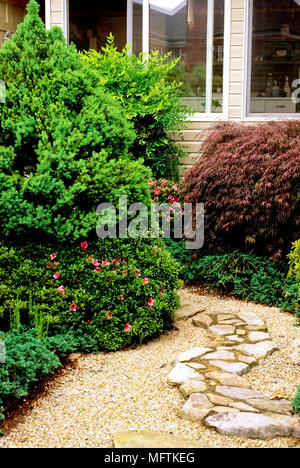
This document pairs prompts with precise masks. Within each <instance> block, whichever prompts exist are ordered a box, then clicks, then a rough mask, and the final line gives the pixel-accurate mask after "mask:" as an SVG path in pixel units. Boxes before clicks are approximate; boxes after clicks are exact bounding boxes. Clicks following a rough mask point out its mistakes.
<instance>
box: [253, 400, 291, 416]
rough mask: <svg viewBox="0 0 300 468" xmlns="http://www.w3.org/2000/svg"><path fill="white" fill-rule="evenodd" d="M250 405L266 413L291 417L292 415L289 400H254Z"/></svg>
mask: <svg viewBox="0 0 300 468" xmlns="http://www.w3.org/2000/svg"><path fill="white" fill-rule="evenodd" d="M248 403H249V404H250V405H253V406H255V408H257V409H259V410H260V411H264V412H271V413H279V414H286V415H290V414H291V413H292V407H291V404H290V402H289V401H288V400H284V399H281V400H271V399H269V398H267V399H266V400H261V399H259V400H257V399H256V400H252V399H249V400H248Z"/></svg>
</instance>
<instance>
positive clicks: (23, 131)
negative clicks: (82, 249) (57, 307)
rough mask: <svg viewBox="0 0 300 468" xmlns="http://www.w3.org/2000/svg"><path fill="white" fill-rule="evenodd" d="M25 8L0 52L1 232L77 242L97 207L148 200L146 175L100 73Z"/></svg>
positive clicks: (130, 132)
mask: <svg viewBox="0 0 300 468" xmlns="http://www.w3.org/2000/svg"><path fill="white" fill-rule="evenodd" d="M28 11H29V13H28V15H27V16H26V18H25V21H24V23H23V24H21V25H19V27H18V32H17V34H14V36H13V38H12V40H10V41H7V42H6V43H5V44H4V46H3V48H2V50H1V51H0V76H1V79H3V80H4V81H5V82H6V87H7V95H6V103H5V104H1V106H0V193H1V195H0V229H1V235H2V236H6V237H7V236H10V237H12V236H22V240H23V238H24V235H26V237H28V236H30V235H36V236H45V235H46V236H48V237H49V236H51V237H55V238H57V239H59V240H60V241H62V240H63V241H66V240H67V239H77V238H79V237H80V236H87V235H88V234H89V233H90V232H91V231H92V230H93V229H95V226H96V223H97V216H96V214H95V211H96V207H97V205H98V204H99V203H101V202H103V201H108V202H112V203H116V200H117V197H118V195H121V194H128V195H129V198H130V200H133V201H135V202H145V203H146V204H147V203H149V196H148V192H147V182H146V181H145V180H146V179H148V178H149V177H150V171H148V170H146V169H145V168H144V166H143V165H142V164H141V162H140V161H129V160H128V149H129V147H131V146H132V143H133V140H134V131H133V130H132V128H131V125H130V124H129V123H128V120H127V119H126V116H125V113H124V112H123V110H122V108H121V106H120V105H119V104H118V103H117V102H116V101H115V100H114V99H113V98H112V97H111V96H109V95H108V93H105V91H104V90H103V89H102V88H101V86H100V84H99V77H98V76H97V75H96V74H95V73H94V72H93V71H92V70H91V69H90V68H89V67H88V66H87V64H85V63H84V61H83V60H81V59H80V57H79V54H78V53H77V52H76V50H75V48H74V47H72V46H70V47H67V46H66V44H65V40H64V38H63V36H62V32H61V30H60V29H59V28H53V29H52V30H51V31H46V30H45V27H44V24H43V22H42V20H41V19H40V18H39V16H38V5H37V3H36V2H35V1H34V0H31V1H30V3H29V6H28Z"/></svg>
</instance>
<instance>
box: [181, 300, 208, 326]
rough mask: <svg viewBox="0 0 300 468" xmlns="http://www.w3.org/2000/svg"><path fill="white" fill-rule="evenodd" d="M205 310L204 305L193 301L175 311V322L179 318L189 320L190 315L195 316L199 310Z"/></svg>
mask: <svg viewBox="0 0 300 468" xmlns="http://www.w3.org/2000/svg"><path fill="white" fill-rule="evenodd" d="M204 311H205V309H204V307H203V306H201V304H197V303H195V302H193V303H191V304H188V305H186V306H184V307H182V308H181V309H178V310H176V311H175V313H174V322H177V321H179V320H188V319H189V318H190V317H193V316H194V315H196V314H198V313H199V312H204Z"/></svg>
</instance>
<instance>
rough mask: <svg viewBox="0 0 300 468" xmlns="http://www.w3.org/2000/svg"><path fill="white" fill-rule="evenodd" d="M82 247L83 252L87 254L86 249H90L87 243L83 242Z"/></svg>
mask: <svg viewBox="0 0 300 468" xmlns="http://www.w3.org/2000/svg"><path fill="white" fill-rule="evenodd" d="M80 246H81V250H83V252H85V251H86V249H87V248H88V243H87V242H86V241H84V242H81V244H80Z"/></svg>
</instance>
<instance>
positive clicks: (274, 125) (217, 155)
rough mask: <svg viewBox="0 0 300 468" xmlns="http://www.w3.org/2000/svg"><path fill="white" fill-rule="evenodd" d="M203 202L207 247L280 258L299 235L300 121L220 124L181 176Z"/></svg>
mask: <svg viewBox="0 0 300 468" xmlns="http://www.w3.org/2000/svg"><path fill="white" fill-rule="evenodd" d="M184 193H185V201H186V202H192V203H196V202H202V203H204V204H205V249H206V250H209V251H220V252H225V251H230V250H234V249H241V250H245V251H246V250H253V251H254V252H256V253H258V254H260V255H269V256H271V257H272V258H273V259H274V260H277V259H280V258H281V257H282V256H283V255H285V253H286V252H287V251H288V250H289V249H290V245H291V242H292V241H294V240H296V239H297V238H299V236H300V121H296V120H295V121H285V122H269V123H266V124H262V125H260V124H259V125H256V126H248V125H242V124H232V123H224V124H218V125H216V126H215V127H214V129H213V130H212V132H211V133H210V134H209V137H208V138H207V140H206V142H205V143H204V145H203V148H202V156H201V158H200V160H199V162H198V163H197V164H196V165H195V166H194V167H193V168H192V169H191V170H190V171H189V172H188V173H187V175H186V179H185V182H184Z"/></svg>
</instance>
